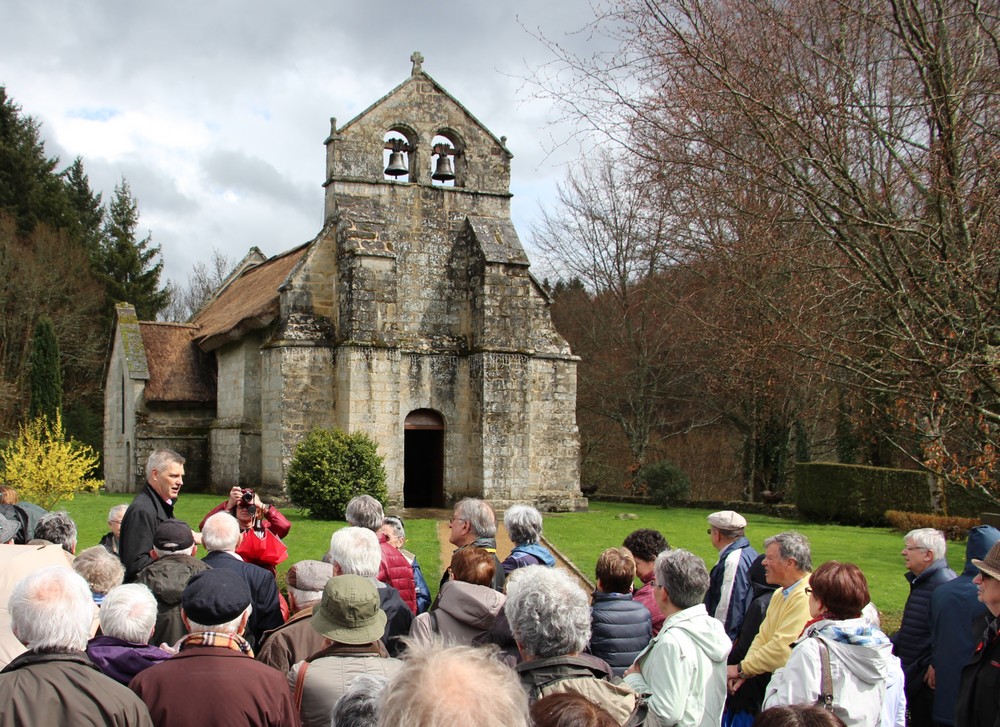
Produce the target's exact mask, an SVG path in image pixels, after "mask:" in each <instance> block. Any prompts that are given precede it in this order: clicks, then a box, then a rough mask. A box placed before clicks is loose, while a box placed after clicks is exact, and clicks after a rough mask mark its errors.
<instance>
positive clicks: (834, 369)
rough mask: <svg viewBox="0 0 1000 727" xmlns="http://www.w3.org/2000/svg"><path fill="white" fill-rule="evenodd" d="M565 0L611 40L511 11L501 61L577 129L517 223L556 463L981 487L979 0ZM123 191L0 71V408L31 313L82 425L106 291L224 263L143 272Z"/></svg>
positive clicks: (706, 493)
mask: <svg viewBox="0 0 1000 727" xmlns="http://www.w3.org/2000/svg"><path fill="white" fill-rule="evenodd" d="M592 8H593V10H594V13H595V15H594V19H593V21H592V23H591V26H590V28H589V31H590V32H592V33H595V34H601V35H602V36H604V37H607V38H611V39H613V40H614V41H615V43H614V44H613V45H614V47H615V48H616V50H615V51H613V52H610V53H597V54H594V55H589V56H577V55H573V54H570V53H568V52H566V51H565V50H564V49H563V48H561V47H560V46H558V45H556V44H554V43H548V41H547V40H546V39H545V38H544V37H540V38H539V39H538V40H539V42H540V43H548V45H549V48H550V50H551V53H552V61H551V63H550V64H549V65H547V66H545V67H542V68H540V69H538V71H537V73H536V74H535V76H534V77H533V78H531V79H528V81H529V82H530V83H531V84H533V88H534V89H535V92H536V93H537V94H539V95H541V96H544V97H548V98H550V99H551V100H552V103H553V107H554V109H555V110H556V113H557V114H558V113H562V115H563V116H564V117H567V118H573V119H575V120H576V121H578V122H581V128H583V129H584V131H583V132H581V137H580V139H579V141H580V142H581V144H582V145H583V147H584V149H585V153H584V154H582V155H581V158H580V160H579V162H578V163H577V164H576V165H575V167H574V168H573V169H571V170H570V172H569V174H568V175H567V180H566V183H565V184H564V185H563V187H562V190H561V194H560V200H559V203H558V204H557V205H555V206H554V207H553V208H552V209H550V210H547V211H546V215H545V218H544V222H543V223H542V224H541V225H540V226H539V228H538V229H536V230H533V231H532V233H533V234H532V235H531V242H532V247H533V249H534V250H535V257H536V262H540V263H541V266H542V267H544V269H545V270H546V271H547V273H548V275H547V280H546V285H547V288H548V290H549V291H550V293H551V295H552V298H553V308H552V311H553V317H554V319H555V321H556V324H557V326H558V327H559V329H560V330H561V331H562V332H563V334H564V335H565V336H566V337H567V339H568V340H569V341H570V343H571V345H572V346H573V350H574V352H575V353H577V354H578V355H580V356H581V363H580V367H579V382H578V422H579V426H580V433H581V442H582V479H583V486H584V489H585V491H586V492H600V493H619V494H620V493H621V492H623V491H625V492H628V491H629V489H630V488H632V487H633V478H634V476H635V474H636V473H637V472H638V471H639V469H640V468H641V467H642V466H643V465H647V464H650V463H654V462H658V461H662V460H670V461H672V462H674V463H676V464H678V465H680V467H681V468H682V469H683V470H685V471H686V472H687V473H688V475H689V476H690V478H691V480H692V496H693V497H695V498H696V499H699V500H713V499H718V500H729V499H745V500H760V499H779V498H781V497H782V496H785V497H787V495H788V492H789V490H790V489H791V488H792V487H793V485H794V482H793V477H792V472H793V469H794V468H793V465H794V463H795V462H800V461H809V460H817V459H823V460H834V461H840V462H847V463H858V464H872V465H885V466H897V467H909V468H924V469H926V470H927V471H928V472H930V473H932V474H933V475H935V477H936V478H937V482H938V483H939V484H943V483H944V482H946V481H953V482H957V483H959V484H962V485H965V486H968V487H973V488H977V489H978V488H984V489H986V490H990V491H992V492H993V493H994V494H996V493H997V487H998V486H997V477H996V475H997V467H998V460H997V444H998V442H997V438H998V434H1000V396H998V394H1000V390H998V386H1000V316H998V313H1000V311H998V296H1000V278H998V272H1000V269H998V268H1000V255H998V254H997V249H996V248H997V242H998V231H1000V225H998V214H997V212H998V210H997V201H998V195H997V191H998V190H997V185H998V179H1000V175H998V171H1000V170H998V166H1000V143H998V142H1000V139H998V129H1000V125H998V123H997V122H998V105H997V98H998V97H997V91H998V84H1000V72H998V71H1000V68H998V65H1000V35H998V23H1000V19H998V17H1000V16H998V13H997V12H996V11H997V8H996V4H995V3H980V2H972V1H971V0H939V1H938V2H930V1H929V0H927V1H925V0H909V1H906V2H903V1H902V0H880V1H875V0H868V1H865V0H845V1H844V2H840V3H836V4H830V3H826V2H822V0H805V1H804V2H800V3H792V4H789V3H781V2H775V1H773V0H750V1H749V2H741V3H735V2H721V3H720V2H701V1H700V0H662V1H654V0H613V1H608V2H597V3H595V4H594V5H593V6H592ZM602 47H603V44H602ZM137 204H138V203H137V201H136V200H135V199H134V197H133V196H132V194H131V190H130V188H129V186H128V183H127V181H126V180H125V179H122V180H121V182H120V184H119V185H118V186H117V187H116V189H115V192H114V195H113V198H112V199H111V200H109V201H108V202H107V204H106V205H105V204H104V201H103V200H102V199H101V196H100V195H97V194H94V192H93V191H92V190H91V189H90V186H89V182H88V180H87V176H86V173H85V170H84V166H83V161H82V160H80V159H76V160H74V161H73V162H72V163H71V164H69V165H67V166H63V165H62V164H61V162H60V161H59V160H57V159H52V158H48V157H47V156H46V154H45V151H44V147H43V145H42V144H41V143H40V141H39V134H38V126H37V123H36V122H35V121H34V120H33V119H32V118H31V117H30V116H29V115H27V114H25V113H24V112H22V110H21V109H20V108H19V107H18V106H17V105H16V103H15V102H14V101H13V100H11V99H9V98H8V97H7V95H6V92H5V91H3V90H0V276H2V277H0V280H2V281H3V282H2V284H3V288H2V292H0V306H2V311H3V314H2V320H0V436H3V437H10V436H12V435H13V434H14V433H15V432H16V429H17V425H18V423H19V422H20V420H21V418H22V417H23V413H24V412H26V411H28V409H29V391H30V386H29V381H28V372H29V368H30V367H29V364H28V362H29V358H30V352H31V347H32V333H33V331H34V329H35V327H36V324H37V322H38V319H39V317H40V316H42V315H46V316H48V317H49V318H50V319H51V320H52V321H53V323H54V328H55V333H56V336H57V339H58V344H59V351H60V361H61V368H62V382H63V390H64V395H63V399H62V407H63V418H64V422H65V426H66V429H67V431H68V433H69V434H70V435H72V436H73V437H75V438H78V439H80V440H81V441H84V442H86V443H89V444H91V445H92V446H94V447H95V448H97V449H99V448H100V444H101V428H102V427H101V422H102V404H103V401H102V396H101V386H102V384H103V372H102V368H103V365H104V360H105V355H106V348H107V345H108V340H109V338H110V325H111V310H112V306H113V304H114V302H116V301H119V300H128V301H129V302H130V303H133V304H134V305H135V306H136V309H137V312H138V314H139V317H140V318H141V319H154V318H157V317H161V318H170V319H174V320H181V319H184V318H186V316H187V315H188V314H189V313H191V312H193V310H196V309H197V306H198V305H199V304H200V301H201V300H204V295H207V294H208V293H207V292H206V291H211V289H212V288H213V287H214V285H215V284H217V283H218V282H219V281H221V280H222V279H223V278H224V275H225V273H226V272H227V267H228V266H229V261H227V260H225V259H224V258H220V256H219V255H216V257H215V258H214V259H213V260H212V261H210V262H209V263H207V264H200V265H199V266H198V267H196V269H195V270H194V271H192V277H191V279H190V280H189V281H187V282H186V283H184V284H183V285H172V286H167V285H164V284H163V283H162V282H161V280H160V273H161V270H162V258H161V256H160V252H161V251H160V250H159V248H158V247H157V246H156V245H155V244H154V242H153V240H152V238H151V237H150V236H148V235H147V236H146V237H142V238H140V237H138V236H137V220H138V216H137V209H138V207H137Z"/></svg>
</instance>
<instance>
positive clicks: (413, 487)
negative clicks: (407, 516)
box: [403, 409, 445, 507]
mask: <svg viewBox="0 0 1000 727" xmlns="http://www.w3.org/2000/svg"><path fill="white" fill-rule="evenodd" d="M444 506H445V500H444V419H442V418H441V415H440V414H438V413H437V412H436V411H434V410H432V409H416V410H415V411H411V412H410V413H409V414H407V415H406V421H405V422H404V424H403V507H444Z"/></svg>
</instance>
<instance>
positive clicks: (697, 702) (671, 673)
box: [625, 603, 732, 727]
mask: <svg viewBox="0 0 1000 727" xmlns="http://www.w3.org/2000/svg"><path fill="white" fill-rule="evenodd" d="M731 647H732V641H730V639H729V636H728V635H727V634H726V630H725V628H723V626H722V624H721V623H719V621H718V620H716V619H715V618H713V617H711V616H709V615H708V611H706V610H705V604H703V603H699V604H698V605H697V606H691V607H690V608H685V609H684V610H682V611H678V612H677V613H675V614H673V615H672V616H670V617H669V618H667V619H666V620H665V621H664V622H663V628H662V629H660V633H659V634H657V636H656V638H655V639H653V640H652V641H651V642H650V643H649V646H647V647H646V648H645V649H643V650H642V652H641V653H640V654H639V656H638V657H636V663H637V664H638V665H639V671H638V672H634V673H632V674H629V675H628V676H626V677H625V683H626V684H628V685H629V686H630V687H632V688H633V689H634V690H635V691H637V692H639V693H640V694H649V695H650V696H649V699H648V703H649V708H650V709H651V710H652V711H653V712H654V713H655V714H656V716H657V717H659V718H660V719H661V720H663V721H664V722H665V723H666V724H670V725H677V727H718V725H719V724H721V722H722V708H723V706H724V705H725V702H726V657H727V656H728V655H729V649H730V648H731Z"/></svg>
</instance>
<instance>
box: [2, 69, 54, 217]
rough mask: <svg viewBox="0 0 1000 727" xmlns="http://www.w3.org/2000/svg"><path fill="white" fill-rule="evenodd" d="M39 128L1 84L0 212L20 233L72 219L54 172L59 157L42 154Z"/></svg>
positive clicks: (43, 146)
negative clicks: (5, 214) (6, 214)
mask: <svg viewBox="0 0 1000 727" xmlns="http://www.w3.org/2000/svg"><path fill="white" fill-rule="evenodd" d="M39 128H40V127H39V124H38V122H37V121H35V120H34V119H33V118H31V117H30V116H26V115H24V114H22V113H21V107H20V106H18V105H17V104H16V103H14V101H13V100H12V99H10V98H9V97H8V96H7V89H6V88H5V87H4V86H0V211H5V212H7V213H9V214H11V215H13V217H14V219H16V220H17V231H18V232H19V233H20V234H27V233H30V232H31V231H32V230H34V229H35V226H36V225H38V224H39V223H45V224H47V225H49V227H51V228H52V229H61V228H65V227H68V226H69V220H70V219H71V212H70V208H69V203H68V200H67V198H66V192H65V189H64V188H63V185H62V184H61V183H60V179H59V177H58V175H56V174H55V171H54V170H55V168H56V165H58V163H59V158H58V157H53V158H49V157H47V156H46V155H45V144H44V143H43V142H42V140H41V138H40V133H39Z"/></svg>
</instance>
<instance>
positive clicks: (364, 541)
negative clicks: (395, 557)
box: [326, 527, 382, 578]
mask: <svg viewBox="0 0 1000 727" xmlns="http://www.w3.org/2000/svg"><path fill="white" fill-rule="evenodd" d="M326 560H327V562H329V563H333V564H335V565H339V566H340V570H341V572H342V573H344V574H350V575H356V576H361V577H362V578H374V577H375V576H377V575H378V568H379V566H380V565H381V564H382V546H380V545H379V542H378V536H377V535H375V533H373V532H372V531H371V530H368V529H367V528H357V527H346V528H341V529H340V530H338V531H337V532H335V533H334V534H333V535H331V536H330V551H329V552H328V553H327V558H326Z"/></svg>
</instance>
